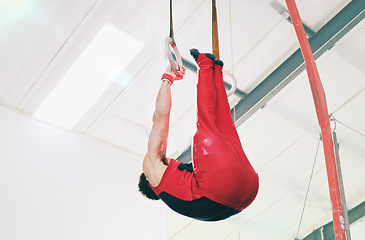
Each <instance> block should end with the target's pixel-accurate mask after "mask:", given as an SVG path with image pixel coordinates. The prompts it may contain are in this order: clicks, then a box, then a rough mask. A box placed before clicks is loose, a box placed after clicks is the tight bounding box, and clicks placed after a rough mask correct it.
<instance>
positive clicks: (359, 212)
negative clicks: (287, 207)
mask: <svg viewBox="0 0 365 240" xmlns="http://www.w3.org/2000/svg"><path fill="white" fill-rule="evenodd" d="M348 215H349V221H350V224H353V223H354V222H356V221H357V220H359V219H361V218H363V217H364V216H365V202H362V203H361V204H359V205H358V206H356V207H354V208H352V209H351V210H349V211H348ZM302 240H335V234H334V231H333V222H329V223H327V224H325V225H323V226H321V227H319V228H317V229H316V230H314V231H313V232H311V233H310V234H309V235H307V236H306V237H304V238H303V239H302Z"/></svg>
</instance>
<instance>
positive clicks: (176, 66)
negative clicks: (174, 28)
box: [165, 37, 183, 76]
mask: <svg viewBox="0 0 365 240" xmlns="http://www.w3.org/2000/svg"><path fill="white" fill-rule="evenodd" d="M170 46H171V48H172V49H173V50H174V54H175V57H176V62H177V64H176V62H175V61H174V58H173V57H172V52H171V48H170ZM165 53H166V57H167V60H168V61H169V63H170V67H171V70H172V71H173V72H174V73H175V75H176V76H180V73H179V70H180V69H183V68H182V67H183V64H182V60H181V56H180V53H179V49H177V46H176V43H175V41H174V39H172V38H171V37H168V38H166V40H165Z"/></svg>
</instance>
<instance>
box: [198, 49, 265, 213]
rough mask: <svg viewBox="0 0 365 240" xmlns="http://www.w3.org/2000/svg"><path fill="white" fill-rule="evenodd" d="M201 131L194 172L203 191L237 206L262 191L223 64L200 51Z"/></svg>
mask: <svg viewBox="0 0 365 240" xmlns="http://www.w3.org/2000/svg"><path fill="white" fill-rule="evenodd" d="M197 63H198V65H199V68H200V69H199V79H198V85H197V123H196V125H197V131H196V133H195V135H194V138H193V166H194V174H195V178H196V181H197V184H198V186H199V192H200V194H202V195H203V196H206V197H208V198H210V199H212V200H214V201H216V202H219V203H221V204H224V205H226V206H228V207H231V208H234V209H236V210H242V209H244V208H246V207H247V206H248V205H249V204H250V203H251V202H252V201H253V200H254V199H255V197H256V195H257V192H258V185H259V184H258V176H257V174H256V172H255V171H254V169H253V168H252V166H251V164H250V163H249V161H248V159H247V157H246V155H245V153H244V151H243V149H242V146H241V142H240V139H239V137H238V134H237V131H236V127H235V125H234V123H233V120H232V117H231V111H230V107H229V103H228V99H227V94H226V90H225V87H224V83H223V76H222V67H221V66H218V65H216V64H214V62H213V60H211V59H209V58H207V57H206V56H205V54H200V55H199V57H198V59H197Z"/></svg>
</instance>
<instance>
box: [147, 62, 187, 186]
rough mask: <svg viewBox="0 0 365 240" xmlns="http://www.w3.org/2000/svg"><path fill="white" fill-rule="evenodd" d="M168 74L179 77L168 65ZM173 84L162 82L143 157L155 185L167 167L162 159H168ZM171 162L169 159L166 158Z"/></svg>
mask: <svg viewBox="0 0 365 240" xmlns="http://www.w3.org/2000/svg"><path fill="white" fill-rule="evenodd" d="M165 73H166V74H169V75H171V76H173V77H174V79H175V80H179V79H182V75H181V77H177V76H176V75H175V74H174V73H173V72H172V71H171V68H170V67H168V68H167V69H166V72H165ZM171 104H172V103H171V85H170V83H169V82H168V81H165V80H164V79H163V80H162V82H161V86H160V90H159V92H158V94H157V98H156V105H155V112H154V115H153V125H152V130H151V133H150V136H149V139H148V148H147V153H146V155H145V157H144V159H143V172H144V173H145V175H146V177H147V179H148V180H149V182H150V184H151V185H152V186H153V187H156V186H158V185H159V184H160V182H161V179H162V176H163V174H164V172H165V170H166V168H167V166H166V165H165V164H164V163H163V161H162V160H165V159H166V148H167V138H168V133H169V121H170V111H171ZM166 160H167V162H169V159H166Z"/></svg>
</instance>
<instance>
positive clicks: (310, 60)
mask: <svg viewBox="0 0 365 240" xmlns="http://www.w3.org/2000/svg"><path fill="white" fill-rule="evenodd" d="M285 2H286V5H287V6H288V10H289V13H290V17H291V19H292V21H293V26H294V29H295V33H296V35H297V39H298V42H299V45H300V49H301V51H302V54H303V57H304V62H305V66H306V69H307V75H308V80H309V85H310V87H311V91H312V96H313V102H314V105H315V108H316V112H317V119H318V124H319V126H320V128H321V133H322V138H323V141H322V142H323V150H324V156H325V162H326V170H327V179H328V187H329V192H330V199H331V204H332V216H333V227H334V230H335V237H336V240H346V231H345V227H344V225H343V223H344V216H343V210H342V206H343V205H342V202H341V200H342V199H341V191H340V181H339V176H338V169H337V168H336V157H335V151H334V146H333V145H334V144H333V139H332V135H331V125H330V121H329V120H330V119H329V114H328V108H327V99H326V94H325V91H324V89H323V85H322V81H321V78H320V76H319V73H318V69H317V64H316V62H315V61H314V57H313V53H312V50H311V47H310V45H309V41H308V39H307V35H306V33H305V30H304V27H303V24H302V20H301V17H300V14H299V11H298V8H297V5H296V3H295V0H285Z"/></svg>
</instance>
